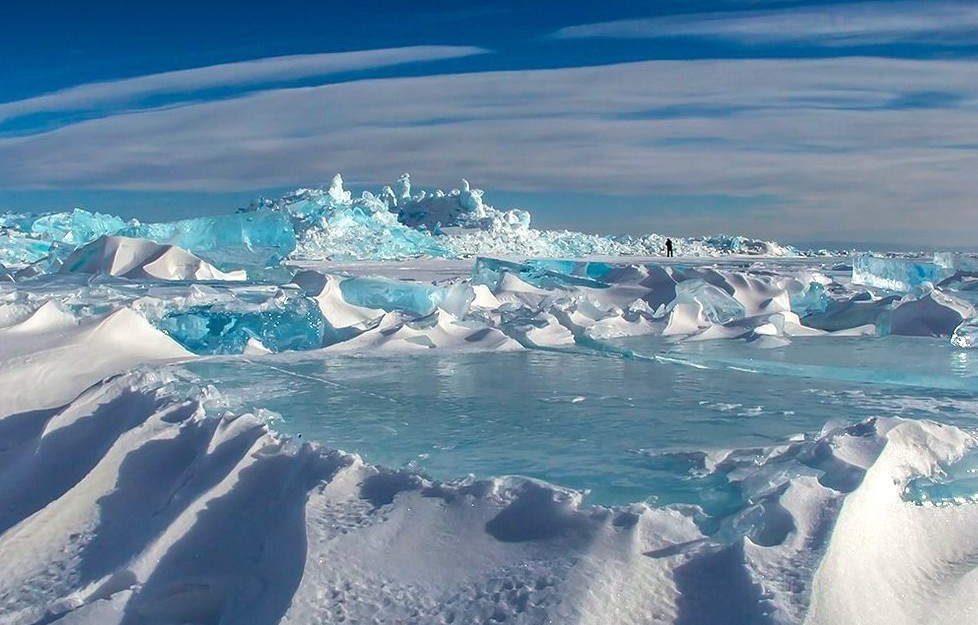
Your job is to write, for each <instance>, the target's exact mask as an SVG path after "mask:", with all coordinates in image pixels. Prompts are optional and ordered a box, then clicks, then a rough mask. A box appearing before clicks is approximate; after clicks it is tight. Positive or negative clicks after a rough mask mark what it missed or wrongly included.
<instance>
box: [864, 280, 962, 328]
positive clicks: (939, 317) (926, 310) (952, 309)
mask: <svg viewBox="0 0 978 625" xmlns="http://www.w3.org/2000/svg"><path fill="white" fill-rule="evenodd" d="M974 313H975V309H974V308H973V307H972V306H971V305H970V304H968V303H966V302H962V301H961V300H959V299H957V298H955V297H952V296H950V295H948V294H946V293H942V292H940V291H936V290H932V291H930V292H928V293H926V294H924V295H923V296H921V297H919V298H917V297H914V296H912V295H908V296H906V297H905V298H904V299H903V300H902V301H900V302H899V303H898V304H897V305H896V306H895V307H894V308H893V309H892V310H890V311H887V312H886V313H885V314H883V315H882V316H880V318H879V319H878V320H877V322H876V328H877V332H878V333H879V335H880V336H885V335H887V334H897V335H901V336H948V335H950V334H953V333H954V332H955V328H957V327H959V326H960V324H961V323H962V321H963V320H964V319H966V318H969V317H971V316H972V315H974Z"/></svg>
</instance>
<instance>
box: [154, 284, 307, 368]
mask: <svg viewBox="0 0 978 625" xmlns="http://www.w3.org/2000/svg"><path fill="white" fill-rule="evenodd" d="M156 325H157V327H159V329H160V330H162V331H164V332H166V333H167V334H169V335H170V336H171V337H173V339H175V340H176V341H177V342H178V343H180V344H181V345H183V346H184V347H186V348H187V349H189V350H190V351H192V352H194V353H195V354H240V353H242V352H243V351H244V349H245V346H246V345H247V344H248V341H249V339H253V340H256V341H258V342H260V343H261V344H262V345H263V346H264V347H265V348H267V349H269V350H271V351H273V352H282V351H288V350H307V349H316V348H318V347H322V345H323V333H324V330H325V322H324V321H323V316H322V313H321V312H320V310H319V306H317V305H316V303H315V302H314V301H312V300H310V299H308V298H305V297H301V296H296V295H292V296H281V297H277V298H273V299H271V300H269V301H267V302H264V303H262V304H261V305H258V306H248V305H244V304H243V303H241V302H226V303H216V304H210V305H202V306H192V307H189V308H186V309H183V310H173V311H171V312H168V313H166V314H165V315H164V316H163V317H162V318H161V319H159V320H158V321H157V322H156Z"/></svg>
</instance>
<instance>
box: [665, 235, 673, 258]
mask: <svg viewBox="0 0 978 625" xmlns="http://www.w3.org/2000/svg"><path fill="white" fill-rule="evenodd" d="M666 256H667V257H671V256H672V239H666Z"/></svg>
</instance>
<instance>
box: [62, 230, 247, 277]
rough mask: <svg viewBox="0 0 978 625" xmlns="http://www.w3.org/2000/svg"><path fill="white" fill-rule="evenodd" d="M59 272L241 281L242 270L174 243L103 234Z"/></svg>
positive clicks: (77, 251) (71, 257)
mask: <svg viewBox="0 0 978 625" xmlns="http://www.w3.org/2000/svg"><path fill="white" fill-rule="evenodd" d="M61 273H93V274H106V275H110V276H119V277H124V278H132V279H137V280H138V279H157V280H245V279H246V278H247V275H246V273H245V272H243V271H234V272H230V273H225V272H223V271H220V270H218V269H217V268H215V267H214V266H212V265H211V264H210V263H208V262H206V261H204V260H203V259H201V258H199V257H197V256H194V255H193V254H191V253H190V252H187V251H185V250H182V249H180V248H179V247H176V246H175V245H161V244H159V243H154V242H152V241H148V240H145V239H134V238H130V237H122V236H103V237H99V238H98V239H96V240H95V241H93V242H92V243H89V244H88V245H85V246H84V247H81V248H79V249H78V250H76V251H74V252H72V254H71V255H70V256H68V258H67V259H66V260H65V262H64V265H63V266H62V267H61Z"/></svg>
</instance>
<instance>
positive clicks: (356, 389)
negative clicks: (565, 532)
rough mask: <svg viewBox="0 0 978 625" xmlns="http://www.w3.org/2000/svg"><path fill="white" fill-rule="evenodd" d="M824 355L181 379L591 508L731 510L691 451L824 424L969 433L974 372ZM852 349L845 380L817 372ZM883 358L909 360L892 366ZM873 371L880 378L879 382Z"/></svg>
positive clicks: (221, 367) (957, 365)
mask: <svg viewBox="0 0 978 625" xmlns="http://www.w3.org/2000/svg"><path fill="white" fill-rule="evenodd" d="M835 340H836V341H840V342H844V341H846V339H835ZM622 342H623V343H625V344H628V343H632V344H634V343H637V342H638V341H635V340H629V341H622ZM821 343H824V341H822V342H821ZM821 343H820V342H819V341H817V340H810V341H807V342H796V343H793V344H792V346H791V350H790V352H789V353H788V354H786V355H780V356H779V355H774V354H770V353H768V352H769V351H770V350H757V349H756V348H750V347H747V348H745V349H743V350H740V351H741V352H742V353H741V354H738V350H737V349H733V350H729V349H725V348H722V347H719V346H717V347H716V348H715V349H708V347H709V346H708V344H704V343H696V344H695V345H691V346H690V347H689V348H688V349H682V350H677V349H670V348H665V349H666V350H667V351H665V352H664V353H662V356H663V362H655V361H654V360H651V359H626V358H617V357H609V356H599V355H594V354H592V353H587V352H579V353H568V354H555V353H541V352H529V353H518V354H498V355H493V356H489V357H487V356H485V355H466V354H447V355H436V354H432V355H422V356H390V357H387V358H385V359H384V360H383V361H382V362H381V364H382V366H381V367H378V366H377V364H378V363H376V362H374V361H373V360H371V359H365V358H356V357H330V358H327V357H320V358H310V359H303V358H289V359H283V358H273V359H267V358H263V359H257V360H251V361H248V362H239V361H227V362H205V363H198V364H193V365H190V367H189V368H190V369H191V370H192V371H193V372H195V373H196V374H198V375H200V376H201V377H202V378H203V379H204V380H207V381H212V380H213V381H218V380H219V381H221V384H222V386H221V388H222V389H224V391H225V392H226V393H227V394H228V395H229V396H230V397H232V398H235V399H237V400H238V401H242V402H244V405H246V406H248V405H252V404H254V405H261V406H265V407H267V408H269V409H271V410H273V411H275V412H277V413H279V414H281V415H284V419H283V421H282V422H281V423H280V424H279V425H278V427H279V428H280V429H282V430H283V431H287V432H290V433H293V434H302V435H303V438H307V439H308V438H311V439H314V440H320V441H324V442H326V443H327V444H329V445H330V446H336V447H340V448H342V449H346V450H349V451H356V452H359V453H362V454H364V456H365V457H366V459H368V460H369V461H371V462H376V463H379V464H384V465H387V466H411V467H417V468H419V469H421V470H423V471H426V472H429V473H431V474H432V475H434V476H435V477H438V478H449V477H457V476H461V475H465V474H466V473H469V472H473V473H475V474H476V475H477V476H479V477H485V476H490V475H507V474H519V475H526V476H530V477H536V478H540V479H545V480H548V481H552V482H556V483H558V484H564V485H567V486H572V487H574V488H578V489H585V490H589V491H590V492H591V495H590V497H589V501H593V502H596V503H604V504H612V503H618V504H623V503H629V502H632V501H644V500H646V499H649V498H653V499H654V500H657V501H660V502H675V501H684V502H688V503H701V504H702V503H703V502H704V501H708V500H709V499H710V498H711V497H717V498H721V499H722V498H727V497H731V496H733V495H732V494H731V492H732V491H735V490H736V488H735V487H732V486H730V485H729V484H727V483H725V481H724V480H720V481H717V479H716V478H715V477H711V478H709V479H705V478H704V479H703V480H700V479H698V478H697V475H698V474H700V473H703V472H704V471H705V469H704V466H703V461H704V458H705V456H704V455H703V454H704V452H710V453H712V452H714V451H719V450H723V449H726V450H734V449H751V448H758V447H764V446H770V445H776V444H779V443H782V442H784V441H786V440H788V439H789V438H790V437H791V436H792V435H794V434H798V433H801V432H811V431H814V430H818V429H820V428H821V427H822V425H823V424H824V423H825V422H826V421H831V420H833V419H839V418H845V419H846V420H860V419H865V418H869V417H874V416H882V415H887V416H893V415H899V416H905V417H915V418H927V417H933V416H934V415H938V414H940V415H941V417H942V419H944V420H945V421H950V422H952V423H957V424H961V425H967V426H969V427H975V426H978V401H976V400H975V399H973V398H972V397H971V396H970V395H968V394H962V393H960V392H958V391H960V390H962V389H970V390H971V391H978V359H973V358H972V359H969V358H964V357H961V356H960V355H959V354H960V352H956V351H955V350H952V349H949V348H948V346H947V345H946V344H945V343H941V342H938V341H934V340H930V341H927V340H923V339H915V340H911V339H903V340H896V339H892V340H891V339H887V340H885V341H884V340H877V341H874V345H872V346H871V347H870V348H869V349H866V350H861V349H860V347H859V345H855V344H853V343H855V341H850V344H849V345H845V344H844V343H843V344H841V345H835V346H832V347H830V348H827V347H825V346H823V345H822V344H821ZM633 346H634V347H636V348H639V345H633ZM734 347H735V346H734ZM850 347H851V348H853V349H855V350H856V356H855V358H854V359H851V360H850V362H848V363H847V365H848V366H847V367H835V368H833V367H831V366H830V365H828V364H824V363H826V362H828V361H831V360H832V359H834V358H835V357H836V355H837V354H838V350H839V349H846V350H847V351H849V348H850ZM663 348H664V346H661V345H660V346H658V348H657V351H658V350H659V349H663ZM731 351H732V353H731ZM758 351H760V352H762V353H761V354H760V356H759V357H758V358H757V359H755V360H753V361H752V360H751V358H750V357H751V356H752V355H753V354H756V353H757V352H758ZM894 354H903V355H905V356H907V357H908V360H909V361H910V362H908V363H906V365H903V366H901V365H894V364H892V363H891V362H890V361H889V359H890V358H892V357H893V355H894ZM922 355H926V356H925V357H922ZM738 356H739V357H738ZM912 356H914V358H911V357H912ZM765 358H770V359H771V360H770V361H769V362H770V366H763V365H764V361H763V359H765ZM679 360H683V361H684V364H685V365H686V366H677V364H678V362H676V361H679ZM752 362H755V363H757V365H758V366H757V367H756V368H755V369H754V370H751V369H750V367H751V363H752ZM886 365H890V366H892V369H891V370H890V372H885V370H884V372H882V373H880V372H878V369H879V368H881V367H884V366H886ZM937 371H943V372H944V373H943V375H941V376H938V375H937V374H936V372H937ZM924 372H930V374H931V375H930V376H929V377H928V376H927V375H926V374H924ZM928 382H929V383H931V384H933V386H932V387H928V388H924V387H922V386H921V385H924V384H927V383H928ZM877 383H878V384H877ZM901 383H914V386H913V387H907V386H898V385H900V384H901ZM354 405H355V406H357V407H358V409H357V410H355V411H350V410H346V409H345V407H347V406H354Z"/></svg>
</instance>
